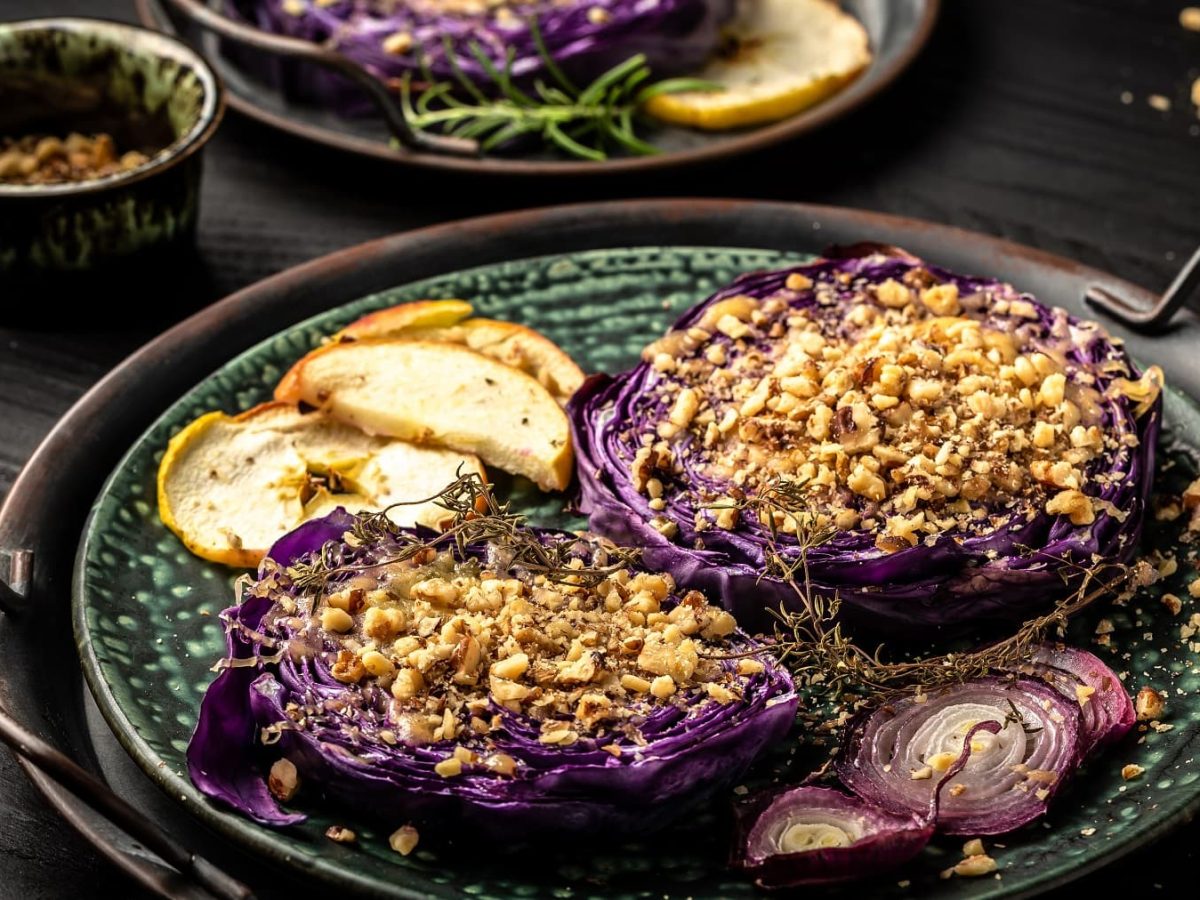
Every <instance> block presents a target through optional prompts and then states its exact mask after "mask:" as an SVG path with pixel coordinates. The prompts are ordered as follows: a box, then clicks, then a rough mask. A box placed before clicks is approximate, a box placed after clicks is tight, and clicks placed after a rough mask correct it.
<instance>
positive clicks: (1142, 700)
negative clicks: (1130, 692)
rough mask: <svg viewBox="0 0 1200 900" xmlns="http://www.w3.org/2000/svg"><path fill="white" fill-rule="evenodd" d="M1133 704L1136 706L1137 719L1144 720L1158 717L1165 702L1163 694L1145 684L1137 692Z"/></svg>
mask: <svg viewBox="0 0 1200 900" xmlns="http://www.w3.org/2000/svg"><path fill="white" fill-rule="evenodd" d="M1134 706H1135V707H1136V708H1137V717H1138V721H1140V722H1146V721H1149V720H1151V719H1158V718H1160V717H1161V716H1162V714H1163V709H1165V706H1166V704H1165V701H1164V698H1163V695H1162V694H1160V693H1159V692H1158V691H1156V690H1155V689H1154V688H1152V687H1150V686H1149V685H1147V686H1146V687H1143V688H1142V689H1141V690H1140V691H1138V692H1137V698H1136V699H1135V700H1134Z"/></svg>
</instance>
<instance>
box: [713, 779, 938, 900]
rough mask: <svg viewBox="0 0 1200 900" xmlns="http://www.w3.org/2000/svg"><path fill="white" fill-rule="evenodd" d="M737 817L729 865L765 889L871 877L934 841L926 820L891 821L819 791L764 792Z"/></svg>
mask: <svg viewBox="0 0 1200 900" xmlns="http://www.w3.org/2000/svg"><path fill="white" fill-rule="evenodd" d="M736 814H737V834H736V843H735V844H734V857H733V860H732V864H733V865H734V866H735V867H737V868H740V869H742V870H743V871H745V872H747V873H749V874H750V875H751V877H753V878H754V881H755V883H756V884H757V885H758V886H759V887H762V888H789V887H798V886H802V885H818V884H832V883H835V882H839V881H850V880H852V879H855V878H862V877H864V876H868V875H875V874H878V873H880V872H882V871H885V870H887V869H891V868H895V867H896V866H898V865H901V864H903V863H905V862H907V861H908V860H910V859H912V858H913V857H914V856H916V855H917V854H918V853H920V852H921V850H922V849H924V847H925V845H926V844H928V843H929V839H930V837H931V836H932V835H933V824H932V823H931V822H930V821H929V820H928V819H927V818H925V817H923V816H918V815H911V814H901V815H895V814H893V813H890V812H887V811H885V810H883V809H880V808H879V807H877V806H872V805H871V804H869V803H865V802H863V801H862V800H860V799H858V798H857V797H850V796H847V795H846V794H844V793H842V792H841V791H835V790H832V789H830V788H823V787H798V788H790V789H788V790H784V791H782V792H779V791H775V790H770V791H764V792H762V793H760V794H758V795H756V796H754V797H751V798H750V799H748V800H746V801H744V802H743V803H741V804H739V805H738V807H737V809H736Z"/></svg>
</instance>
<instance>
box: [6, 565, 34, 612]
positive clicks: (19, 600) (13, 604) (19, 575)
mask: <svg viewBox="0 0 1200 900" xmlns="http://www.w3.org/2000/svg"><path fill="white" fill-rule="evenodd" d="M5 557H7V558H8V574H7V575H5V574H3V573H0V613H4V614H5V615H6V616H15V615H17V614H18V613H20V611H21V609H22V608H23V607H24V606H25V605H26V602H27V598H26V592H27V591H28V590H29V583H30V581H31V580H32V578H33V551H31V550H9V551H7V552H5V551H4V550H3V549H0V563H3V561H4V559H5Z"/></svg>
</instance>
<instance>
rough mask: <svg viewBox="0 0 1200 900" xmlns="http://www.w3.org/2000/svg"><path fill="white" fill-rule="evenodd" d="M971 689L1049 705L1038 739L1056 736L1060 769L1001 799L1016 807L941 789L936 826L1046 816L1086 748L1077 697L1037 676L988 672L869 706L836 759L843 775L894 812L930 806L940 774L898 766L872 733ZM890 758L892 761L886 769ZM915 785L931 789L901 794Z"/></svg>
mask: <svg viewBox="0 0 1200 900" xmlns="http://www.w3.org/2000/svg"><path fill="white" fill-rule="evenodd" d="M972 691H980V692H982V693H985V694H986V693H992V694H996V695H1000V696H1001V697H1003V698H1004V699H1005V700H1006V702H1007V701H1009V700H1012V701H1013V702H1016V703H1017V706H1018V708H1025V709H1026V711H1027V712H1028V711H1036V710H1037V709H1042V710H1045V711H1046V712H1047V715H1046V716H1044V717H1042V718H1041V719H1040V721H1041V724H1042V728H1041V730H1040V731H1039V733H1038V738H1037V739H1038V740H1039V741H1042V740H1045V741H1049V742H1051V745H1050V748H1049V750H1048V751H1046V752H1048V753H1049V754H1050V756H1049V759H1050V761H1051V762H1053V764H1054V765H1053V766H1052V767H1051V769H1050V771H1053V772H1055V773H1056V774H1057V776H1058V777H1057V780H1056V781H1054V782H1052V783H1041V782H1039V783H1036V784H1035V785H1034V786H1033V787H1030V788H1029V789H1028V790H1025V791H1021V790H1017V789H1011V790H1009V791H1006V793H1005V795H1004V797H1003V799H1005V800H1007V801H1012V802H1015V803H1017V804H1019V805H1017V806H1015V807H1014V806H1012V805H1011V804H1010V805H1009V806H1007V807H1004V808H1001V809H999V810H997V807H998V806H999V805H1000V804H999V803H997V802H991V803H988V804H987V805H986V806H984V807H983V808H976V809H970V808H969V805H970V804H971V803H972V802H975V800H974V799H973V798H972V796H971V790H970V788H969V787H968V790H967V791H966V792H965V793H964V794H963V797H964V798H966V799H965V800H959V799H958V798H955V797H954V795H953V794H952V793H947V792H943V793H942V794H941V795H940V804H939V805H938V809H937V814H936V821H935V823H934V824H935V825H936V827H937V830H938V831H939V832H941V833H944V834H953V835H979V836H987V835H997V834H1008V833H1009V832H1011V831H1015V830H1016V829H1018V828H1020V827H1021V826H1023V825H1026V824H1028V823H1029V822H1032V821H1034V820H1035V819H1038V818H1040V817H1041V816H1042V815H1044V814H1045V812H1046V810H1047V808H1048V807H1049V804H1050V801H1051V800H1052V799H1053V798H1054V795H1055V794H1056V793H1057V792H1058V791H1059V790H1060V789H1061V788H1062V786H1063V785H1064V784H1065V783H1066V782H1067V781H1068V780H1069V778H1070V776H1071V775H1072V774H1074V772H1075V771H1076V770H1077V769H1078V768H1079V765H1080V763H1081V762H1082V760H1083V753H1082V751H1081V748H1082V743H1081V734H1082V731H1081V724H1080V712H1079V704H1078V703H1077V702H1076V701H1074V700H1073V699H1068V698H1067V697H1065V696H1064V695H1063V694H1062V693H1060V692H1059V691H1058V690H1056V689H1055V688H1053V687H1051V686H1050V685H1048V684H1046V683H1044V682H1043V681H1041V680H1039V679H1034V678H1025V677H1015V678H1014V677H1013V676H986V677H984V678H979V679H976V680H974V681H971V682H966V683H963V684H955V685H951V686H949V687H946V688H943V689H942V690H941V691H940V692H938V693H937V694H936V695H935V694H934V693H932V692H931V693H930V695H929V699H927V700H925V701H923V702H922V703H921V704H918V703H917V701H916V700H915V699H914V698H913V697H912V696H911V695H910V696H907V697H904V698H901V699H899V700H896V701H895V702H893V703H892V704H889V705H885V706H881V707H878V708H875V709H870V710H864V711H863V712H861V713H859V714H858V715H857V716H855V717H854V719H852V720H851V721H850V723H849V725H848V726H847V729H846V736H845V739H844V741H843V744H842V747H841V752H840V753H839V754H838V759H837V762H836V764H835V770H836V772H837V776H838V779H839V780H840V781H841V782H842V784H843V785H845V787H846V788H847V789H849V790H850V791H851V792H852V793H854V794H855V795H856V796H858V797H860V798H861V799H862V800H864V801H866V802H867V803H870V804H873V805H876V806H879V807H881V808H882V809H884V810H886V811H888V812H891V813H894V814H896V815H904V814H916V815H920V814H923V813H925V812H926V810H928V809H929V808H930V806H929V805H930V803H931V800H932V793H933V791H934V790H936V788H937V785H938V780H937V778H936V777H933V778H930V779H928V780H925V781H920V782H917V781H914V780H913V779H912V778H911V774H910V772H908V771H904V770H903V769H902V767H901V766H896V767H894V768H892V767H891V766H892V760H893V759H896V758H898V757H895V756H887V755H886V754H888V753H889V752H890V751H891V750H893V749H897V748H895V747H894V746H891V745H887V744H886V743H885V744H883V745H879V744H876V743H875V742H873V741H872V740H871V738H872V737H874V736H876V735H877V733H878V732H879V730H880V729H881V727H882V724H881V723H887V722H889V721H890V719H891V718H893V717H894V716H896V715H900V714H901V713H902V712H907V711H908V710H910V709H912V708H913V707H914V706H926V705H927V706H928V708H930V709H933V708H934V703H935V702H936V701H937V700H939V699H941V698H944V697H951V696H953V697H956V698H957V697H959V696H965V695H966V694H967V693H968V692H972ZM1051 713H1057V716H1058V717H1059V718H1058V719H1055V718H1053V717H1052V715H1051ZM1002 716H1003V713H1001V714H1000V715H998V716H997V720H999V719H1000V718H1001V717H1002ZM918 721H919V720H918ZM997 724H998V721H997ZM977 727H978V726H977ZM968 762H969V758H968ZM885 765H886V766H889V768H888V769H884V766H885ZM1036 767H1037V766H1034V768H1036ZM964 771H965V770H964ZM968 778H969V776H964V775H962V774H959V775H958V776H957V777H956V778H955V779H953V780H956V781H966V780H968ZM916 785H924V786H927V787H928V788H929V791H930V796H929V797H916V796H910V797H909V799H908V800H907V801H906V800H905V799H904V797H903V796H902V795H903V794H904V793H906V792H907V793H909V794H912V793H913V792H914V791H917V790H919V789H923V788H917V787H915V786H916ZM1038 788H1040V789H1044V790H1045V792H1046V793H1045V795H1044V796H1042V797H1040V798H1039V797H1038V796H1037V793H1036V789H1038ZM956 807H957V808H956ZM964 807H967V808H964Z"/></svg>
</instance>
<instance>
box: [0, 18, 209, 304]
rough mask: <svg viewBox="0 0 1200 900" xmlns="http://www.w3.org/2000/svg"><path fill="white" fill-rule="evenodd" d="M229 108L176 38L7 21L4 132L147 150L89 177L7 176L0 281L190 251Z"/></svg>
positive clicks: (82, 23) (114, 27) (0, 80)
mask: <svg viewBox="0 0 1200 900" xmlns="http://www.w3.org/2000/svg"><path fill="white" fill-rule="evenodd" d="M223 112H224V96H223V92H222V88H221V84H220V82H219V80H218V79H217V76H216V75H215V74H214V73H213V71H212V69H211V68H210V67H209V66H208V64H207V63H206V62H205V61H204V60H203V58H201V57H200V55H199V54H197V53H196V52H195V51H193V50H192V49H191V48H189V47H188V46H187V45H185V44H183V43H181V42H180V41H177V40H175V39H174V38H171V37H167V36H166V35H162V34H158V33H155V32H152V31H149V30H146V29H143V28H139V27H136V26H133V25H125V24H120V23H117V22H108V21H102V20H99V19H82V18H55V19H31V20H27V21H21V22H7V23H0V137H12V138H20V137H23V136H26V135H54V136H57V137H60V138H65V137H66V136H67V135H68V134H69V133H71V132H80V133H84V134H90V133H101V132H103V133H107V134H110V135H111V136H112V137H113V139H114V142H115V143H116V145H117V147H118V150H126V149H134V148H136V149H139V150H141V151H142V152H144V154H145V155H146V156H147V157H148V159H147V160H146V162H144V163H142V164H141V165H139V166H137V167H136V168H132V169H129V170H126V171H121V172H118V173H115V174H111V175H106V176H103V177H99V178H92V179H88V180H82V181H71V182H63V183H57V184H18V183H11V182H10V183H4V182H2V181H0V281H10V280H14V279H15V280H21V279H23V278H31V279H33V280H36V281H39V282H43V281H44V278H45V277H46V276H50V275H55V274H71V273H73V274H76V275H82V276H85V277H92V276H94V275H95V274H97V273H98V272H99V271H101V270H110V269H114V268H117V267H121V268H124V267H126V266H128V265H129V264H131V263H132V262H134V261H135V260H137V259H139V258H141V259H146V258H153V259H155V260H161V259H163V258H165V257H166V256H168V255H170V254H172V253H173V252H175V251H179V250H182V249H185V248H186V247H188V246H189V245H190V244H191V243H192V239H193V236H194V234H195V226H196V216H197V211H198V208H199V200H200V171H201V150H202V148H203V147H204V144H205V143H206V142H207V141H208V139H209V138H210V137H212V135H213V133H214V132H215V131H216V128H217V125H218V124H219V123H220V120H221V116H222V113H223ZM5 305H7V304H5Z"/></svg>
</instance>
